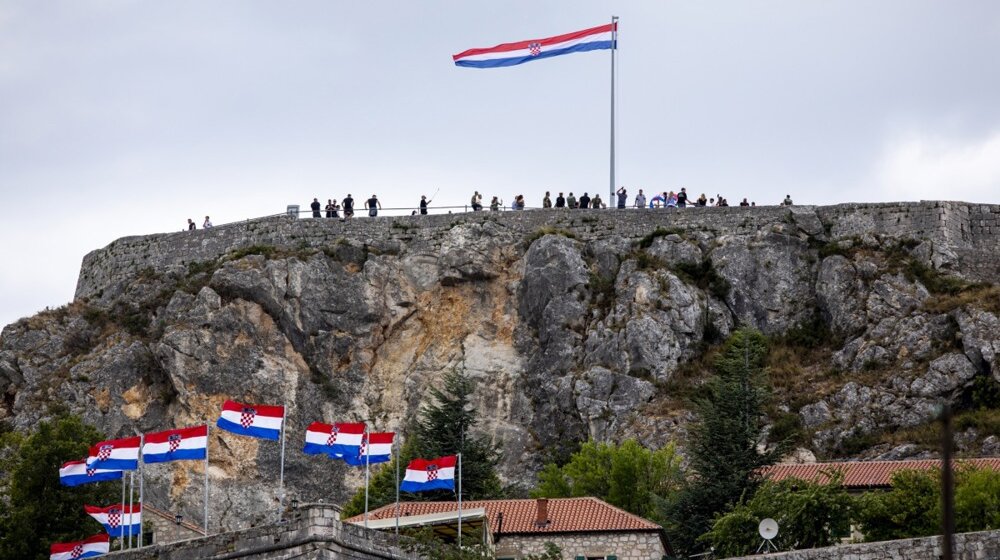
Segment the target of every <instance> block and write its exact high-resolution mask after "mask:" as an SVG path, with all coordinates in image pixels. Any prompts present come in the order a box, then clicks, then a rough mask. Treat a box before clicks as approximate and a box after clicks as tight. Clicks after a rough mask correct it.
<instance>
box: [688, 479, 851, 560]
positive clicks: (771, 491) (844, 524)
mask: <svg viewBox="0 0 1000 560" xmlns="http://www.w3.org/2000/svg"><path fill="white" fill-rule="evenodd" d="M831 476H832V478H831V480H830V481H829V482H828V483H815V482H807V481H804V480H798V479H786V480H782V481H781V482H771V481H765V482H764V483H763V484H762V485H761V486H760V488H758V489H757V492H755V493H754V495H753V498H751V499H750V500H749V501H747V502H745V503H740V504H738V505H737V506H736V507H734V508H733V509H732V510H731V511H729V512H728V513H726V514H724V515H721V516H719V517H718V518H716V520H715V523H714V524H713V525H712V530H711V531H709V532H708V533H706V534H704V535H702V537H701V538H700V540H701V541H703V542H706V543H708V544H711V545H712V547H713V548H714V549H715V552H716V554H718V555H720V556H741V555H748V554H752V553H753V552H754V551H755V550H757V547H758V546H760V543H761V538H760V535H759V534H758V532H757V526H758V524H759V523H760V520H762V519H764V518H768V517H770V518H772V519H774V520H776V521H777V522H778V526H779V527H780V530H779V531H778V536H777V537H776V538H775V539H774V544H775V545H776V546H777V547H778V549H779V550H793V549H802V548H815V547H819V546H830V545H832V544H834V543H835V542H836V539H837V537H839V536H841V535H846V534H847V533H848V532H849V531H850V515H851V506H852V503H853V500H852V498H851V496H850V495H848V493H847V491H846V490H845V489H844V486H843V484H842V482H843V475H842V474H840V473H839V472H838V473H831Z"/></svg>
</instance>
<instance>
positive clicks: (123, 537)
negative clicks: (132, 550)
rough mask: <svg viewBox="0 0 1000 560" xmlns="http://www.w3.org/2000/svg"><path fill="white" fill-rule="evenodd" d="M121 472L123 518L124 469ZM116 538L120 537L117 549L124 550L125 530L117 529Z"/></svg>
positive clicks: (123, 510)
mask: <svg viewBox="0 0 1000 560" xmlns="http://www.w3.org/2000/svg"><path fill="white" fill-rule="evenodd" d="M121 473H122V518H124V517H125V471H121ZM118 538H120V539H121V541H119V544H120V545H121V546H119V548H118V550H125V531H119V536H118Z"/></svg>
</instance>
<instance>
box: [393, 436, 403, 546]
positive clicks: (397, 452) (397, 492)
mask: <svg viewBox="0 0 1000 560" xmlns="http://www.w3.org/2000/svg"><path fill="white" fill-rule="evenodd" d="M392 452H393V453H395V455H396V544H399V461H400V460H401V459H400V457H399V450H398V449H396V446H395V444H394V445H393V447H392Z"/></svg>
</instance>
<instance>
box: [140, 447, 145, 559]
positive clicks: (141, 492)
mask: <svg viewBox="0 0 1000 560" xmlns="http://www.w3.org/2000/svg"><path fill="white" fill-rule="evenodd" d="M145 442H146V434H139V455H140V456H141V455H142V448H143V446H144V445H145ZM142 465H143V463H141V462H140V463H139V511H140V515H139V548H142V515H141V512H142V510H144V509H146V508H145V505H146V504H145V502H144V501H143V499H144V496H143V486H144V481H145V476H144V475H143V468H142Z"/></svg>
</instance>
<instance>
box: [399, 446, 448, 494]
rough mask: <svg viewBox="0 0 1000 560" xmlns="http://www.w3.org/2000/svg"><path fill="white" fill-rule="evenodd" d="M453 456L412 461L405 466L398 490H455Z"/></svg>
mask: <svg viewBox="0 0 1000 560" xmlns="http://www.w3.org/2000/svg"><path fill="white" fill-rule="evenodd" d="M455 461H456V456H455V455H447V456H445V457H438V458H437V459H431V460H427V459H414V460H412V461H410V464H409V465H407V466H406V476H405V477H403V483H402V484H400V485H399V489H400V490H402V491H403V492H426V491H427V490H455Z"/></svg>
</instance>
